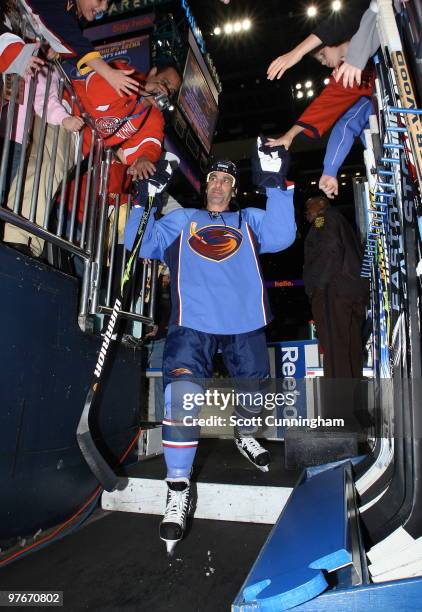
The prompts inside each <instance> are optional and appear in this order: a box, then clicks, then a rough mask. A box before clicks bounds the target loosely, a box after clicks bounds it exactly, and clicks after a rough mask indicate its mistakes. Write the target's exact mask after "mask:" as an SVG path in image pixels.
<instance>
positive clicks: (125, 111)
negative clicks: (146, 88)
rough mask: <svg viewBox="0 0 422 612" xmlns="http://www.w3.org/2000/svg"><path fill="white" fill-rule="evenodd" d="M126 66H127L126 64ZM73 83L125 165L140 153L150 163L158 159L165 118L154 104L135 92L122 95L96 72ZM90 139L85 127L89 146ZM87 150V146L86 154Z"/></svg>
mask: <svg viewBox="0 0 422 612" xmlns="http://www.w3.org/2000/svg"><path fill="white" fill-rule="evenodd" d="M115 67H120V66H117V65H116V66H115ZM124 67H126V68H127V66H126V64H125V65H124ZM133 76H135V78H136V79H137V80H139V81H143V80H144V79H145V76H144V75H143V74H140V73H136V75H133ZM73 86H74V88H75V91H76V93H77V95H78V97H79V99H80V101H81V103H82V104H83V106H84V108H85V110H86V111H87V112H88V113H89V115H90V116H91V117H92V118H93V119H94V121H95V124H96V127H97V129H98V131H99V133H100V134H101V135H102V136H103V138H104V141H105V144H106V146H114V145H118V148H120V149H121V150H122V152H123V155H124V157H125V162H126V164H128V165H130V164H132V163H133V162H134V161H135V160H136V159H138V157H141V156H143V157H146V158H147V159H149V161H151V162H156V161H158V159H159V158H160V155H161V146H162V142H163V138H164V117H163V115H162V113H161V112H160V111H159V110H158V109H157V108H156V107H155V106H147V105H146V104H145V102H144V101H143V100H142V98H141V99H138V97H137V96H136V95H135V94H133V95H130V96H122V97H121V96H119V94H118V93H117V92H116V91H115V90H114V89H113V88H112V87H111V85H109V83H107V81H106V80H105V79H104V78H103V77H101V76H99V75H98V74H97V73H96V72H92V73H91V74H90V75H89V76H88V77H87V78H86V79H85V80H81V81H79V80H75V81H73ZM89 141H90V130H89V129H86V147H88V143H89ZM87 152H88V150H87V148H86V149H85V150H84V153H85V154H87Z"/></svg>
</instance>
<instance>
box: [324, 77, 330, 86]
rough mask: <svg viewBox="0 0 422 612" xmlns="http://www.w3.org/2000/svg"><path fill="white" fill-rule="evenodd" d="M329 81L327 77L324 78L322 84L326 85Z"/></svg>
mask: <svg viewBox="0 0 422 612" xmlns="http://www.w3.org/2000/svg"><path fill="white" fill-rule="evenodd" d="M329 82H330V79H329V78H328V77H327V78H326V79H324V85H328V83H329Z"/></svg>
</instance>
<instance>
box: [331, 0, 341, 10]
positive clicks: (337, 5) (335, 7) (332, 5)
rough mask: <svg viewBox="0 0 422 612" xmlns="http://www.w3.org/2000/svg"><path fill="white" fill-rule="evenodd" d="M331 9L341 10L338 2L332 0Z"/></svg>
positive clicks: (337, 0)
mask: <svg viewBox="0 0 422 612" xmlns="http://www.w3.org/2000/svg"><path fill="white" fill-rule="evenodd" d="M331 8H332V10H333V11H339V10H340V9H341V2H340V0H334V2H332V3H331Z"/></svg>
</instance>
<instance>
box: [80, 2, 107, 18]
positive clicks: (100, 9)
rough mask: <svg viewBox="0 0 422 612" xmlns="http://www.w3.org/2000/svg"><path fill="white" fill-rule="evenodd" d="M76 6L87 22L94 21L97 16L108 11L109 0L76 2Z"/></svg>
mask: <svg viewBox="0 0 422 612" xmlns="http://www.w3.org/2000/svg"><path fill="white" fill-rule="evenodd" d="M76 5H77V7H78V12H79V13H80V14H81V15H83V16H84V17H85V19H86V20H87V21H94V19H96V18H97V15H99V14H101V13H104V11H106V10H107V8H108V0H76Z"/></svg>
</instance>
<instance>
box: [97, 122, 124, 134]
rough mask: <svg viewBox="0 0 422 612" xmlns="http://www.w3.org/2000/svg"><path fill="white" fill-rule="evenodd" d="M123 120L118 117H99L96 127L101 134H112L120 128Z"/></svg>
mask: <svg viewBox="0 0 422 612" xmlns="http://www.w3.org/2000/svg"><path fill="white" fill-rule="evenodd" d="M120 123H121V120H120V119H119V118H118V117H99V118H98V119H96V120H95V127H96V129H97V131H98V132H99V133H100V134H101V136H103V137H106V136H112V135H113V134H114V133H115V132H116V130H117V129H118V128H119V125H120Z"/></svg>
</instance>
